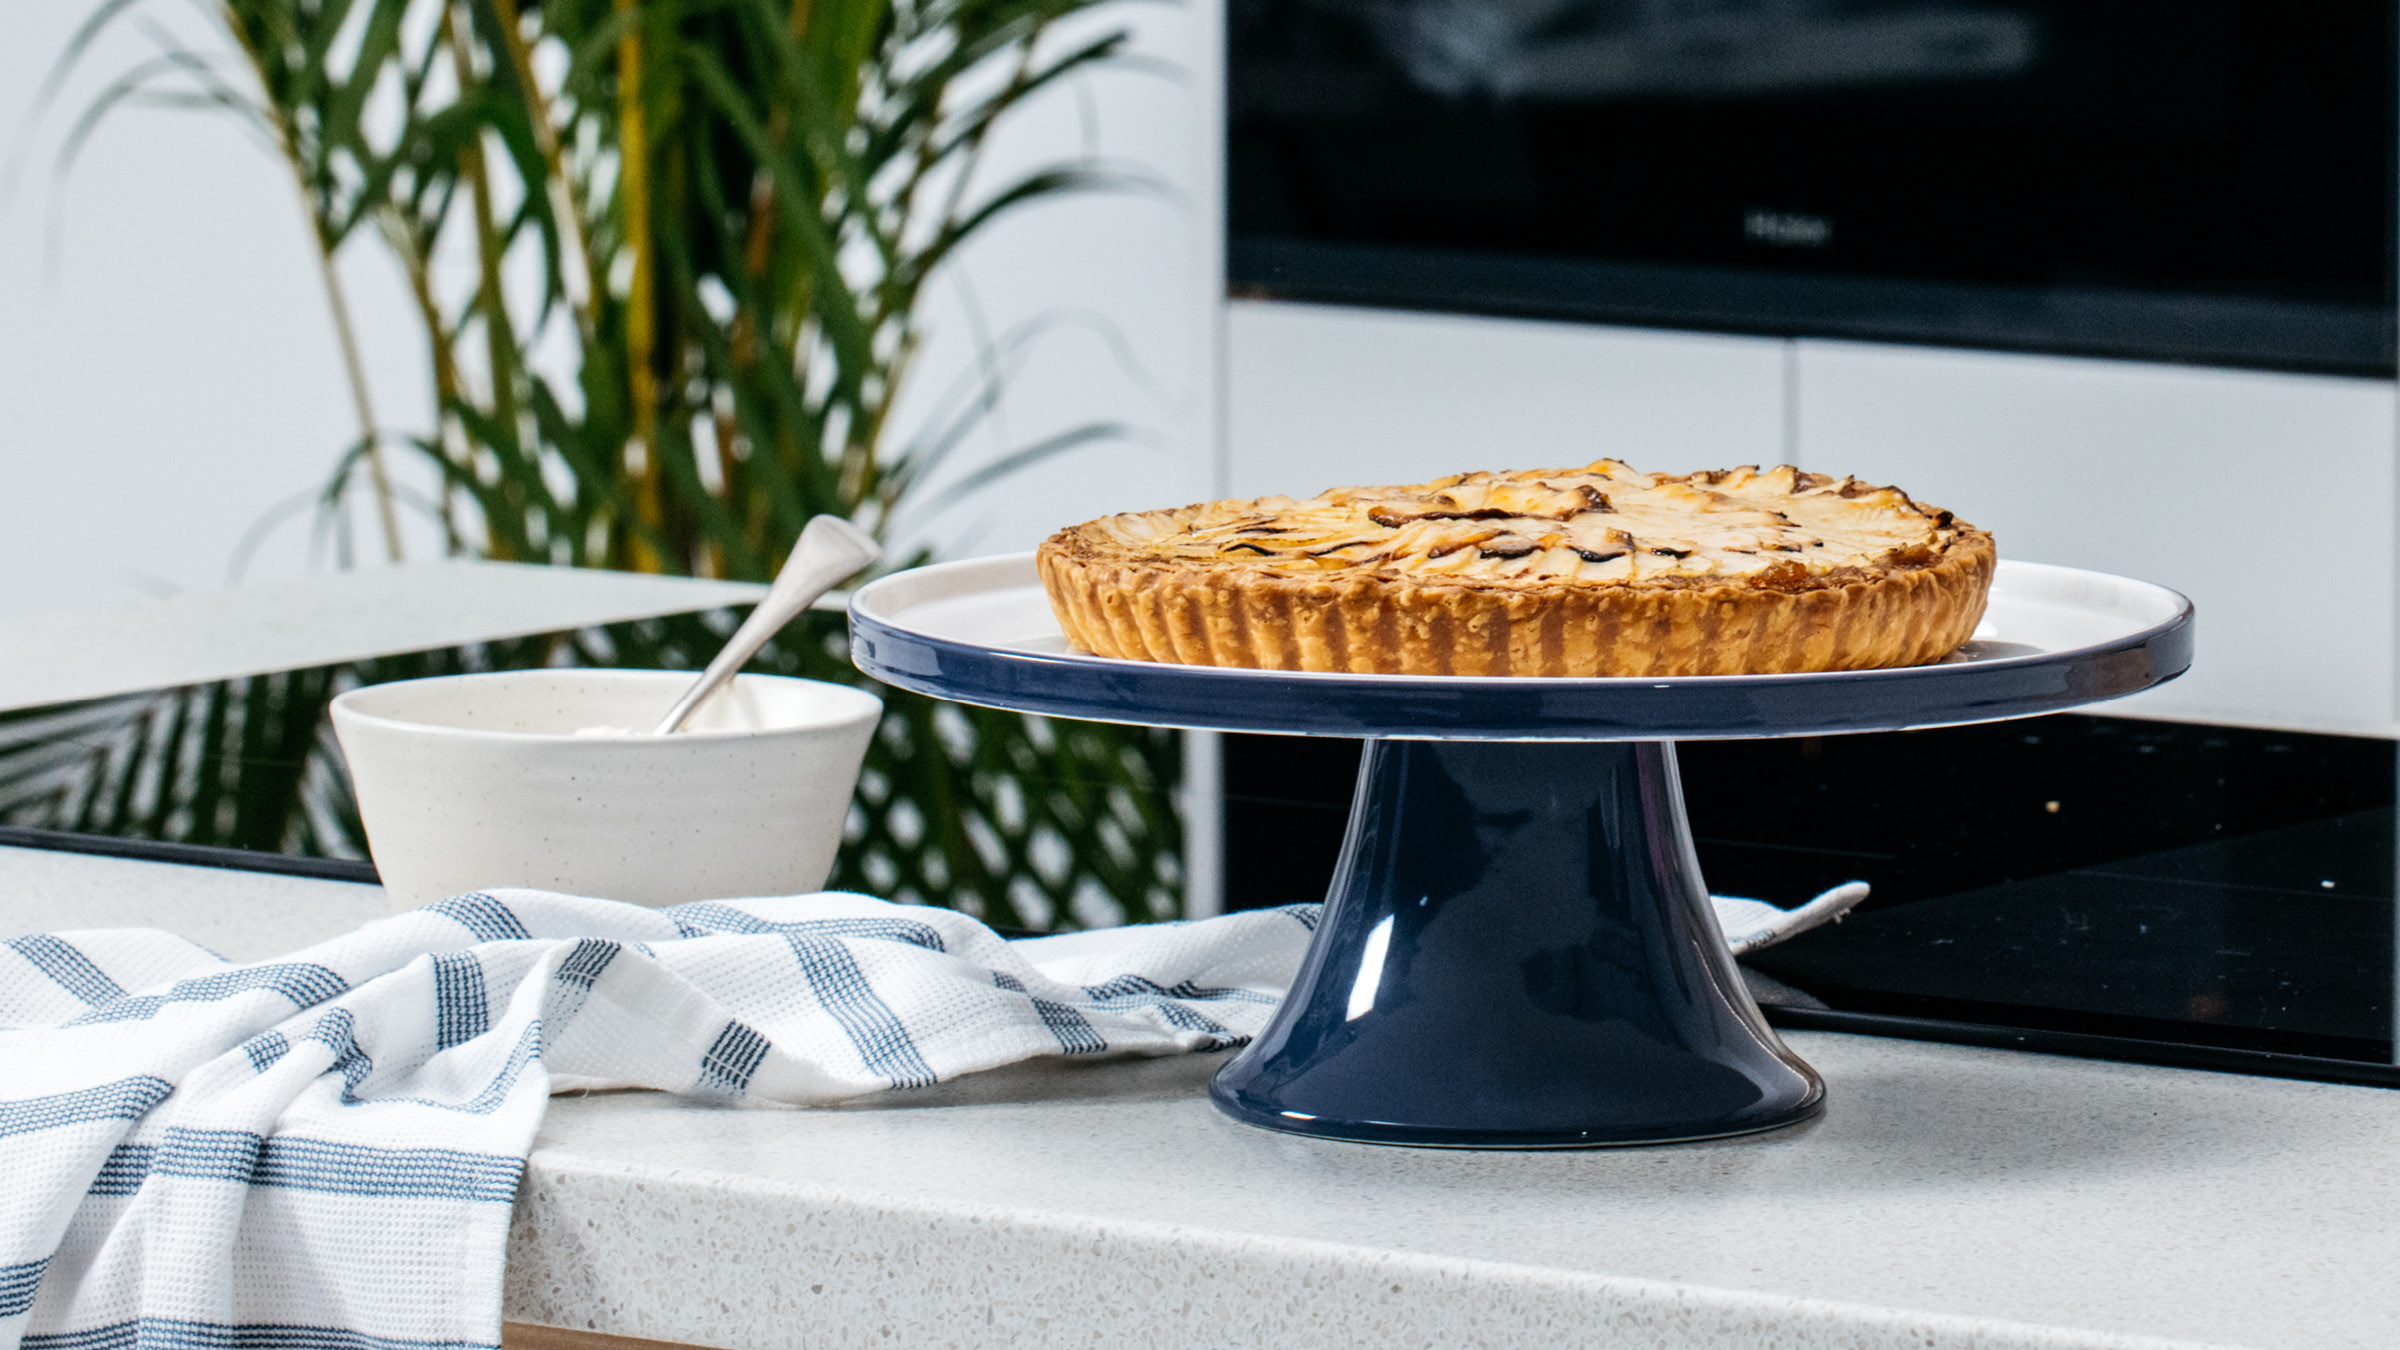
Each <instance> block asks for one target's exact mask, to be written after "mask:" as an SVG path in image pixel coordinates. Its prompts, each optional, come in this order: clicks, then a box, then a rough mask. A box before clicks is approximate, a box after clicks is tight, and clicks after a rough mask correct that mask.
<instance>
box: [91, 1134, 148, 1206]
mask: <svg viewBox="0 0 2400 1350" xmlns="http://www.w3.org/2000/svg"><path fill="white" fill-rule="evenodd" d="M157 1152H158V1150H156V1149H154V1148H152V1147H151V1146H150V1145H148V1144H119V1145H117V1146H116V1147H115V1148H112V1149H110V1150H109V1151H108V1161H106V1162H103V1163H101V1164H100V1175H98V1176H96V1177H94V1178H92V1184H91V1188H90V1189H88V1190H86V1191H85V1192H84V1194H86V1195H131V1194H133V1193H134V1192H135V1191H138V1190H140V1189H141V1188H142V1179H143V1178H144V1177H147V1176H149V1175H150V1163H151V1160H152V1159H153V1158H154V1157H155V1156H156V1155H157Z"/></svg>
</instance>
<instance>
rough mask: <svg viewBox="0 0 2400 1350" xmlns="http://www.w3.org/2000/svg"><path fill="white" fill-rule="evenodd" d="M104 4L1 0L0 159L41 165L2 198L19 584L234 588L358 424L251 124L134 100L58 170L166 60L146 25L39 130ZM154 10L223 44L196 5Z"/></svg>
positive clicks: (301, 525)
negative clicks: (241, 570)
mask: <svg viewBox="0 0 2400 1350" xmlns="http://www.w3.org/2000/svg"><path fill="white" fill-rule="evenodd" d="M90 8H91V6H90V5H87V4H83V3H74V2H70V0H0V154H6V153H8V152H11V151H13V152H15V153H16V155H17V157H18V160H19V163H20V164H21V165H22V166H23V169H24V172H23V175H22V178H21V180H20V183H19V186H18V190H17V191H16V193H15V194H14V197H13V199H12V200H9V201H8V202H6V203H5V205H4V206H0V587H5V588H8V589H11V590H15V589H20V588H25V587H41V588H48V587H54V586H66V587H72V588H78V589H85V588H88V589H95V590H99V591H102V592H106V591H108V590H111V589H116V588H122V587H125V586H135V587H140V588H143V589H157V588H161V587H168V588H183V587H193V586H205V585H213V584H216V583H218V582H220V581H221V580H222V579H223V577H224V575H225V572H226V568H227V565H228V563H229V562H230V561H231V559H232V555H233V553H234V549H235V546H236V544H237V543H238V541H239V540H240V539H241V538H242V536H243V534H244V533H245V531H247V530H248V529H249V528H250V527H251V526H252V525H253V524H254V523H256V522H258V521H259V520H260V519H261V518H262V517H264V516H266V515H267V514H268V513H269V512H271V511H272V510H273V509H274V508H275V507H277V505H278V504H280V503H283V502H286V501H287V500H289V499H291V498H293V497H294V496H295V495H296V494H301V493H305V492H307V491H309V490H310V489H312V488H314V487H316V486H317V485H318V484H320V483H321V482H322V481H323V479H324V478H325V475H326V474H327V472H328V471H329V470H330V469H331V467H332V465H333V462H334V459H335V456H336V455H337V454H338V453H339V452H340V450H341V448H342V447H344V446H345V445H347V444H349V443H350V442H351V441H353V440H354V439H356V437H357V434H358V432H357V420H356V417H355V415H354V414H353V413H352V412H351V410H350V404H349V400H348V397H347V395H346V393H345V387H344V385H343V383H342V380H341V368H340V365H339V362H338V358H337V356H336V354H335V351H334V347H333V341H332V328H331V326H330V323H329V321H328V319H327V317H326V309H325V301H324V298H323V292H322V290H321V288H320V286H319V283H318V281H317V277H316V274H315V271H314V268H313V266H312V264H311V261H310V257H311V255H310V252H309V246H308V241H307V235H306V232H305V231H306V226H305V225H304V223H303V218H302V215H301V212H300V207H299V204H298V202H297V200H296V199H295V197H294V194H293V189H292V187H291V185H290V183H289V182H288V180H287V179H286V178H285V177H283V176H282V175H281V174H280V173H279V172H278V170H277V168H276V166H275V164H274V163H273V161H271V160H270V159H269V158H268V157H267V156H266V154H265V153H264V152H262V151H261V150H259V149H257V148H255V147H253V146H252V145H250V144H248V143H247V142H246V141H244V139H243V138H242V137H241V136H240V135H239V134H238V133H236V132H235V130H234V129H233V127H232V126H231V124H230V123H228V122H225V121H221V120H218V119H215V118H208V117H197V116H191V115H185V114H173V113H162V112H153V111H138V110H128V111H125V112H123V113H121V114H120V115H118V116H117V117H115V118H112V119H111V120H109V121H108V122H107V123H105V124H104V125H103V126H102V127H101V129H100V130H99V132H98V133H97V134H96V135H95V136H94V137H93V139H92V140H91V141H90V143H89V145H88V147H87V149H86V151H85V153H84V156H83V159H82V161H81V163H80V166H79V167H78V168H77V169H76V170H75V172H74V175H73V177H72V178H70V179H68V180H65V181H63V182H62V181H57V180H54V179H53V177H52V173H51V170H52V166H53V164H54V162H55V157H56V154H57V150H58V146H59V144H60V141H61V139H62V137H63V135H64V133H65V131H66V129H67V128H68V126H69V125H70V124H71V123H72V121H73V119H74V117H75V116H76V115H77V114H78V113H80V112H81V111H82V110H83V108H84V107H85V106H87V105H88V104H89V102H90V101H91V99H92V98H93V97H94V96H95V95H96V94H97V92H98V91H99V90H100V88H101V87H102V86H103V85H105V84H106V82H107V80H108V79H109V78H111V77H113V76H114V75H115V74H117V73H118V72H120V71H122V70H124V69H126V68H127V67H128V66H130V65H131V64H132V63H133V62H135V61H138V60H141V59H143V58H145V57H147V56H149V55H151V54H152V53H151V51H150V49H149V47H148V45H147V44H146V43H145V42H143V41H141V40H139V38H138V36H137V35H136V33H135V32H134V30H132V29H130V28H128V29H126V30H124V31H122V32H120V33H119V34H117V35H115V36H114V37H111V38H109V39H107V40H105V41H103V42H102V44H101V45H100V46H99V47H98V48H96V49H95V50H94V51H93V53H92V55H91V58H90V60H89V61H88V62H87V64H86V74H85V75H83V76H82V77H80V78H78V79H77V80H75V81H74V82H73V83H71V84H70V85H68V86H67V88H66V89H65V90H64V92H63V94H62V96H61V97H60V99H59V101H58V104H57V106H56V108H55V109H54V110H53V111H52V112H51V113H50V115H49V116H48V117H46V118H44V119H42V120H41V121H39V122H38V123H34V122H32V121H31V119H30V116H29V114H30V108H29V105H30V103H31V102H32V100H33V98H34V95H35V92H36V90H37V88H38V87H39V85H40V83H41V81H42V79H43V77H44V76H45V75H46V74H47V72H48V71H49V69H50V67H51V64H52V62H53V60H54V58H55V57H56V55H57V53H58V51H59V49H60V48H61V47H62V46H63V45H64V44H65V42H66V40H67V37H68V35H69V34H70V33H71V32H72V31H73V29H74V27H75V26H76V24H77V23H78V22H79V21H80V19H81V17H82V15H83V14H84V13H85V12H86V11H87V10H89V9H90ZM153 8H155V9H156V10H157V11H158V15H159V18H160V19H161V20H162V21H165V22H168V23H169V24H171V25H172V26H174V27H176V28H178V29H180V30H183V31H187V32H192V33H194V34H196V35H204V34H205V32H206V30H205V27H204V26H203V25H201V24H198V23H195V22H193V21H192V19H191V12H192V7H189V6H172V7H171V6H166V5H158V6H154V7H153ZM53 244H54V245H55V247H54V248H53V247H52V245H53ZM350 271H351V273H352V275H353V278H354V281H355V283H356V284H355V285H354V287H353V289H354V290H355V291H357V294H356V295H355V297H354V299H355V301H356V303H357V305H358V308H359V311H360V319H361V323H362V326H363V327H364V328H365V330H366V333H367V338H368V344H369V348H370V351H369V356H370V363H371V365H372V367H373V369H374V372H375V374H376V376H377V377H378V378H377V381H376V384H377V389H378V395H379V397H380V398H381V400H382V402H383V408H382V414H383V417H384V418H385V419H386V420H387V421H397V422H402V423H407V422H411V421H415V422H421V421H422V419H423V407H424V405H425V404H426V402H427V400H426V398H425V397H423V396H422V395H417V394H416V390H418V389H419V388H421V387H422V383H423V382H422V380H421V378H419V376H418V371H419V370H420V369H421V366H420V365H419V362H420V358H419V357H418V356H417V354H416V353H415V351H414V350H413V345H412V343H411V342H410V341H409V340H408V329H407V327H406V316H405V311H404V310H403V309H402V308H401V304H402V301H403V297H402V296H401V294H400V293H399V291H398V289H397V287H396V286H395V285H391V284H388V278H387V277H385V276H383V275H381V274H379V273H378V272H377V271H376V269H373V268H367V267H353V268H351V269H350ZM378 282H386V283H387V284H384V285H380V286H379V285H377V284H376V283H378ZM412 395H415V397H414V398H413V402H412ZM306 528H307V522H306V517H305V516H301V517H298V518H297V519H295V520H294V522H293V523H292V524H290V525H287V526H286V527H285V528H284V529H282V530H280V531H277V532H276V533H275V534H274V536H273V538H272V539H271V540H269V542H268V543H267V544H266V545H265V546H264V548H263V550H262V552H261V553H260V556H259V559H258V562H257V565H256V571H257V572H258V573H260V574H275V573H288V572H290V571H293V570H296V569H298V568H299V567H301V566H303V565H304V564H305V561H306V553H307V548H306V545H307V534H306ZM431 538H432V536H431V535H430V534H428V535H427V536H426V539H427V542H430V540H431Z"/></svg>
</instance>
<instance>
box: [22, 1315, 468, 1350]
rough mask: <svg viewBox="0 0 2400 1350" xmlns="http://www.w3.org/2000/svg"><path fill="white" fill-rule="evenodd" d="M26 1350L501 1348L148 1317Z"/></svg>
mask: <svg viewBox="0 0 2400 1350" xmlns="http://www.w3.org/2000/svg"><path fill="white" fill-rule="evenodd" d="M23 1346H24V1350H500V1347H499V1346H498V1345H497V1344H495V1343H493V1342H491V1341H459V1340H422V1341H420V1340H410V1339H405V1338H402V1337H398V1336H370V1335H368V1334H367V1333H365V1332H363V1331H348V1330H345V1329H343V1328H341V1327H304V1326H278V1325H274V1324H272V1323H261V1322H252V1323H239V1324H227V1323H224V1322H194V1321H188V1320H186V1319H183V1318H179V1317H144V1318H140V1319H138V1320H136V1321H130V1322H115V1323H111V1324H110V1325H108V1326H104V1327H93V1328H91V1329H90V1330H87V1331H68V1332H59V1333H56V1334H51V1335H42V1336H27V1337H26V1338H25V1339H24V1342H23Z"/></svg>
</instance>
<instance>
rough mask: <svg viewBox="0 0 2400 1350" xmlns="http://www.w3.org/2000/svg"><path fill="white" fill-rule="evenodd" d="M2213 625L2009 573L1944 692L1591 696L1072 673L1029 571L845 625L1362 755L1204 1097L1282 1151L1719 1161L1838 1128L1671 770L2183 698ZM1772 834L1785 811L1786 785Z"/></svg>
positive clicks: (1066, 688)
mask: <svg viewBox="0 0 2400 1350" xmlns="http://www.w3.org/2000/svg"><path fill="white" fill-rule="evenodd" d="M2191 623H2192V607H2191V602H2189V601H2188V600H2185V599H2184V598H2183V597H2182V596H2180V595H2178V594H2176V593H2175V592H2173V591H2170V590H2167V589H2165V588H2164V587H2160V586H2152V585H2149V584H2147V583H2144V582H2138V581H2129V580H2126V579H2124V578H2122V577H2113V576H2105V575H2101V574H2099V573H2093V572H2081V571H2076V570H2073V569H2070V568H2063V567H2045V566H2040V565H2036V564H2029V563H2007V562H2004V563H2002V564H2001V565H2000V571H1999V575H1998V578H1997V579H1996V580H1995V582H1994V584H1993V588H1992V600H1991V606H1990V608H1989V610H1988V611H1987V613H1986V617H1985V620H1984V623H1983V626H1982V627H1981V628H1979V629H1978V630H1977V632H1976V637H1975V639H1974V640H1973V641H1971V642H1969V643H1968V644H1967V646H1966V647H1965V648H1963V649H1961V650H1960V651H1959V652H1958V653H1957V654H1956V655H1954V656H1952V657H1950V658H1949V659H1948V660H1946V661H1943V662H1941V663H1939V664H1936V665H1930V666H1917V667H1912V668H1909V669H1904V670H1872V671H1847V672H1836V673H1829V674H1819V675H1740V676H1719V677H1706V678H1683V679H1662V680H1636V679H1593V680H1581V679H1538V678H1507V677H1486V676H1475V677H1445V676H1409V675H1339V674H1317V673H1310V672H1292V671H1271V670H1231V669H1220V668H1216V667H1207V666H1176V665H1162V664H1155V663H1151V662H1142V661H1115V660H1106V659H1102V658H1099V657H1094V656H1089V655H1086V654H1084V653H1081V652H1077V651H1075V650H1073V649H1071V648H1069V647H1068V646H1067V644H1066V641H1065V639H1064V638H1063V637H1062V636H1061V634H1060V632H1059V628H1058V624H1057V622H1056V620H1054V619H1053V618H1052V617H1051V613H1050V607H1049V603H1048V601H1047V599H1046V598H1045V596H1044V595H1043V593H1042V588H1041V583H1040V581H1039V580H1038V578H1037V577H1036V576H1035V573H1034V568H1033V559H1032V555H1030V554H1024V555H1018V556H1014V557H1007V558H988V559H978V560H975V561H971V562H962V563H945V564H941V565H939V566H933V567H924V568H918V569H916V570H914V571H909V572H901V573H897V574H895V575H892V576H888V577H885V578H883V579H882V580H880V581H877V582H875V583H873V584H871V585H869V586H866V587H864V588H862V589H861V590H860V591H859V592H858V594H857V595H856V596H855V597H853V599H852V600H851V603H850V637H851V654H852V659H854V660H855V661H856V662H857V663H858V667H859V669H861V670H863V671H865V672H866V673H868V674H869V675H872V676H874V677H875V678H877V679H879V680H882V681H883V682H885V683H887V684H891V685H895V686H897V687H899V688H902V689H909V690H914V691H916V692H918V693H922V694H930V695H933V696H934V697H936V698H944V699H953V700H957V701H959V702H965V703H976V704H982V705H985V706H987V707H995V708H1010V709H1015V710H1018V711H1021V712H1032V713H1046V714H1051V715H1054V716H1059V717H1072V718H1084V719H1089V720H1094V721H1103V722H1128V723H1134V724H1137V725H1145V726H1173V727H1197V728H1207V729H1214V730H1222V731H1262V732H1283V733H1298V734H1304V735H1321V736H1351V737H1363V738H1366V739H1367V742H1368V743H1367V748H1366V754H1365V757H1364V760H1363V762H1362V764H1361V766H1360V769H1359V779H1358V795H1357V798H1356V801H1355V804H1354V806H1353V807H1352V810H1351V815H1350V829H1349V835H1348V837H1347V838H1346V839H1345V840H1344V842H1343V845H1342V857H1341V863H1340V866H1339V868H1338V869H1337V871H1336V872H1335V874H1334V880H1333V887H1332V890H1331V891H1330V893H1329V894H1328V895H1327V897H1326V906H1325V913H1324V918H1323V919H1322V921H1321V922H1320V923H1319V924H1318V927H1317V933H1316V937H1315V939H1314V941H1313V942H1312V943H1311V945H1310V947H1309V950H1308V954H1307V956H1306V958H1305V959H1304V960H1303V961H1302V963H1301V967H1300V972H1299V975H1298V977H1297V979H1296V980H1295V981H1294V982H1293V985H1292V990H1291V993H1290V995H1289V996H1288V997H1287V998H1286V999H1285V1000H1284V1003H1283V1006H1282V1008H1281V1009H1280V1010H1279V1011H1278V1013H1277V1014H1276V1017H1275V1020H1274V1022H1273V1023H1272V1024H1271V1025H1270V1026H1269V1027H1268V1028H1267V1030H1266V1031H1265V1032H1264V1033H1262V1034H1261V1035H1260V1036H1259V1038H1258V1039H1257V1040H1256V1041H1254V1042H1252V1043H1251V1044H1250V1045H1249V1047H1248V1048H1246V1049H1245V1050H1243V1051H1242V1053H1241V1054H1240V1055H1239V1056H1237V1057H1236V1058H1235V1059H1234V1060H1233V1061H1232V1062H1231V1063H1229V1064H1227V1065H1226V1066H1225V1068H1224V1069H1223V1070H1222V1071H1220V1072H1219V1073H1218V1075H1217V1078H1216V1082H1215V1084H1214V1086H1213V1087H1212V1088H1211V1089H1210V1095H1211V1096H1212V1097H1213V1098H1214V1099H1215V1101H1216V1103H1217V1105H1218V1106H1219V1107H1220V1108H1222V1109H1223V1110H1225V1111H1226V1112H1227V1113H1228V1114H1230V1115H1232V1116H1234V1117H1236V1118H1237V1119H1240V1120H1244V1121H1248V1122H1250V1123H1251V1124H1254V1125H1262V1126H1266V1127H1268V1128H1270V1129H1276V1130H1286V1131H1290V1132H1292V1133H1295V1134H1309V1135H1318V1136H1323V1137H1328V1138H1334V1139H1350V1140H1359V1141H1364V1142H1370V1143H1382V1144H1415V1145H1428V1146H1437V1147H1450V1148H1577V1147H1590V1146H1595V1145H1606V1144H1646V1143H1664V1142H1668V1141H1673V1140H1687V1139H1707V1138H1713V1137H1717V1136H1721V1135H1730V1134H1744V1133H1748V1132H1750V1131H1754V1130H1767V1129H1773V1128H1775V1127H1777V1126H1780V1125H1788V1124H1791V1123H1793V1122H1795V1121H1799V1120H1803V1119H1806V1118H1807V1117H1809V1116H1811V1115H1814V1114H1815V1113H1816V1112H1817V1111H1818V1110H1819V1109H1821V1107H1822V1105H1823V1103H1824V1098H1825V1087H1824V1084H1823V1082H1822V1081H1821V1080H1819V1079H1818V1077H1817V1075H1816V1073H1815V1071H1813V1070H1812V1069H1810V1068H1809V1067H1808V1065H1806V1064H1804V1063H1802V1062H1801V1061H1800V1059H1799V1058H1798V1057H1797V1056H1795V1055H1794V1054H1792V1052H1791V1051H1790V1050H1788V1049H1786V1048H1785V1046H1784V1044H1783V1042H1782V1040H1781V1038H1779V1037H1778V1036H1776V1034H1775V1032H1774V1031H1773V1030H1772V1029H1771V1028H1769V1027H1768V1026H1767V1024H1766V1022H1765V1020H1764V1019H1763V1018H1761V1017H1760V1015H1759V1012H1758V1007H1757V1005H1756V1004H1755V1003H1753V1002H1752V1001H1751V998H1750V995H1749V992H1748V991H1747V989H1746V988H1745V987H1744V986H1743V983H1742V979H1741V975H1740V972H1738V971H1737V970H1736V969H1735V968H1734V964H1733V959H1732V957H1731V956H1730V955H1728V953H1727V952H1726V948H1725V942H1724V938H1723V935H1722V934H1721V933H1720V932H1719V931H1718V928H1717V921H1716V915H1715V912H1714V910H1713V909H1712V908H1711V907H1710V905H1709V902H1708V891H1707V888H1706V887H1705V886H1704V885H1703V884H1702V883H1701V880H1700V869H1699V866H1698V864H1697V862H1696V861H1695V860H1694V856H1693V852H1692V840H1691V831H1690V829H1689V828H1688V827H1687V826H1686V824H1685V822H1684V813H1683V790H1682V786H1681V784H1680V782H1679V781H1678V780H1677V777H1676V771H1675V746H1674V742H1675V741H1677V740H1697V739H1720V738H1739V737H1756V736H1802V735H1821V734H1826V733H1832V732H1846V731H1873V730H1890V729H1898V728H1904V727H1926V726H1945V725H1953V724H1958V723H1966V722H1985V721H1995V720H1999V719H2002V718H2010V717H2027V716H2031V715H2034V714H2037V713H2045V712H2055V711H2058V710H2060V709H2065V708H2073V707H2079V706H2082V705H2084V704H2089V703H2095V702H2099V701H2101V700H2104V699H2112V698H2119V697H2122V696H2124V695H2127V694H2132V693H2137V692H2139V691H2141V690H2144V689H2147V688H2150V687H2151V686H2153V685H2156V684H2158V683H2160V682H2162V681H2165V680H2170V679H2173V678H2174V677H2175V676H2177V675H2179V674H2181V673H2183V671H2184V669H2185V667H2187V666H2189V665H2190V664H2191V654H2192V636H2191ZM1760 809H1761V810H1776V809H1779V806H1778V803H1777V802H1776V801H1775V798H1774V795H1773V786H1772V785H1771V784H1762V785H1761V792H1760Z"/></svg>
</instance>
